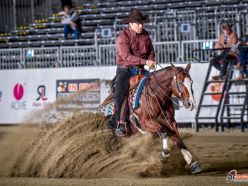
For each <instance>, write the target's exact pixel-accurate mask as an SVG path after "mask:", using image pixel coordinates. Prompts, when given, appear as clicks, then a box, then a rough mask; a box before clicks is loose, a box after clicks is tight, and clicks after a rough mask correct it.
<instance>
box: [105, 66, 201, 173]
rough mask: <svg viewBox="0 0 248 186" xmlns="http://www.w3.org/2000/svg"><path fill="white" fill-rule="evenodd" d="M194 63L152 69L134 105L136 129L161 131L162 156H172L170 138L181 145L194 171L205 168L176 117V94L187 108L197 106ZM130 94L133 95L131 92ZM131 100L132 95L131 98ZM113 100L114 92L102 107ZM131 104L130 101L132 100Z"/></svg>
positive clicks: (135, 77)
mask: <svg viewBox="0 0 248 186" xmlns="http://www.w3.org/2000/svg"><path fill="white" fill-rule="evenodd" d="M190 67H191V65H190V64H188V65H187V66H186V68H185V69H184V68H182V67H176V66H174V65H172V66H169V67H166V68H162V69H161V70H158V71H154V72H152V73H150V74H149V75H148V77H147V80H146V83H145V85H144V88H143V90H142V93H141V96H140V100H139V107H138V108H137V109H133V108H132V107H131V106H129V109H130V123H131V124H132V126H131V128H132V129H133V131H135V129H136V130H138V131H139V132H141V133H143V134H144V133H147V132H150V133H158V134H159V136H162V137H163V150H162V152H161V153H160V156H161V160H163V159H164V160H165V159H167V158H168V157H169V156H170V148H169V145H168V139H169V138H171V140H172V141H173V142H174V143H175V144H176V145H177V146H178V147H179V149H180V150H181V153H182V154H183V157H184V159H185V160H186V162H187V164H188V165H189V166H190V167H191V172H192V174H196V173H199V172H201V168H200V166H199V165H198V163H197V162H196V161H195V160H193V158H192V155H191V153H190V152H189V151H188V150H187V148H186V146H185V144H184V143H183V141H182V139H181V137H180V135H179V132H178V129H177V123H176V120H175V110H174V106H173V100H172V99H171V96H172V94H173V95H174V96H176V97H177V98H178V99H179V100H180V101H182V102H183V105H184V106H185V108H187V109H189V110H190V111H191V110H193V109H194V107H195V99H194V94H193V90H192V83H193V81H192V79H191V77H190V75H189V70H190ZM137 79H138V75H137V76H134V77H132V78H131V79H130V87H132V84H134V83H133V82H134V81H137ZM129 97H130V95H129ZM128 100H130V99H128ZM111 101H112V96H111V95H110V96H109V97H108V98H106V99H105V101H104V102H103V103H102V105H101V107H104V105H107V104H109V103H110V102H111ZM129 104H130V103H129Z"/></svg>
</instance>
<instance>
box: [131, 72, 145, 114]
mask: <svg viewBox="0 0 248 186" xmlns="http://www.w3.org/2000/svg"><path fill="white" fill-rule="evenodd" d="M146 79H147V76H145V77H144V78H142V79H141V80H140V83H139V86H138V87H137V89H136V93H135V94H134V97H133V98H134V99H133V108H134V109H137V108H139V100H140V95H141V92H142V90H143V87H144V85H145V82H146Z"/></svg>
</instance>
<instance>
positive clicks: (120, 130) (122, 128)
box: [115, 122, 127, 137]
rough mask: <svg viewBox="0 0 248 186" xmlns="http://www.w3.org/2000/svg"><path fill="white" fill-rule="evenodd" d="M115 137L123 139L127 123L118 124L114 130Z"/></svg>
mask: <svg viewBox="0 0 248 186" xmlns="http://www.w3.org/2000/svg"><path fill="white" fill-rule="evenodd" d="M115 135H117V136H120V137H124V136H126V135H127V122H118V124H117V127H116V129H115Z"/></svg>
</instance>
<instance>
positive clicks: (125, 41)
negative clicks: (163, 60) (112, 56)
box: [116, 29, 155, 67]
mask: <svg viewBox="0 0 248 186" xmlns="http://www.w3.org/2000/svg"><path fill="white" fill-rule="evenodd" d="M147 59H149V60H153V61H155V53H154V49H153V46H152V41H151V39H150V37H149V35H148V32H147V31H146V30H143V31H142V33H140V34H137V33H136V32H135V31H133V30H132V29H126V30H123V31H122V32H121V33H120V34H119V36H118V37H117V38H116V63H117V65H122V66H128V67H130V66H137V65H145V64H146V60H147Z"/></svg>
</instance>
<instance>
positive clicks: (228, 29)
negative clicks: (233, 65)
mask: <svg viewBox="0 0 248 186" xmlns="http://www.w3.org/2000/svg"><path fill="white" fill-rule="evenodd" d="M237 42H238V37H237V34H236V32H233V31H232V25H231V24H229V23H224V24H223V25H222V33H221V35H220V37H219V39H218V41H217V42H216V45H215V48H217V49H223V48H231V47H232V46H233V45H235V44H237ZM235 60H237V53H236V52H233V51H230V50H229V51H228V50H224V51H223V52H222V53H221V54H220V55H218V56H216V57H215V58H213V59H212V60H211V61H210V65H212V66H214V67H215V68H216V69H217V70H219V71H220V74H219V75H218V76H213V79H214V80H218V79H223V78H225V75H226V70H227V67H228V64H229V62H233V61H235Z"/></svg>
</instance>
